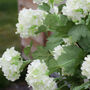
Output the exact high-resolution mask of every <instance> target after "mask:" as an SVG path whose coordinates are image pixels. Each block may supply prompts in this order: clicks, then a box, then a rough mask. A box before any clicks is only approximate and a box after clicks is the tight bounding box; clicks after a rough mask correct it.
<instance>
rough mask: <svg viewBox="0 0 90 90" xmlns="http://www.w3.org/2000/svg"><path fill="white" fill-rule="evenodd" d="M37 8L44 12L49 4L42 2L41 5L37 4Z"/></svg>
mask: <svg viewBox="0 0 90 90" xmlns="http://www.w3.org/2000/svg"><path fill="white" fill-rule="evenodd" d="M38 8H39V9H41V10H44V11H46V12H49V11H50V6H49V5H48V4H47V3H43V5H39V6H38Z"/></svg>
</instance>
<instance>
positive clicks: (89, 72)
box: [81, 55, 90, 79]
mask: <svg viewBox="0 0 90 90" xmlns="http://www.w3.org/2000/svg"><path fill="white" fill-rule="evenodd" d="M81 70H82V75H84V76H86V77H87V78H88V79H90V55H88V56H87V57H85V61H84V62H83V64H82V67H81Z"/></svg>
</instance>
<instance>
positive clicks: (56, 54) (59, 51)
mask: <svg viewBox="0 0 90 90" xmlns="http://www.w3.org/2000/svg"><path fill="white" fill-rule="evenodd" d="M62 53H64V50H63V47H62V46H61V45H58V46H57V47H55V48H54V51H53V56H54V59H55V60H57V59H58V57H59V56H60V55H61V54H62Z"/></svg>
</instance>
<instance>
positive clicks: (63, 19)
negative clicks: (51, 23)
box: [59, 14, 68, 26]
mask: <svg viewBox="0 0 90 90" xmlns="http://www.w3.org/2000/svg"><path fill="white" fill-rule="evenodd" d="M59 20H60V22H59V24H60V26H65V25H66V24H67V22H68V18H67V17H66V16H64V15H62V14H60V18H59Z"/></svg>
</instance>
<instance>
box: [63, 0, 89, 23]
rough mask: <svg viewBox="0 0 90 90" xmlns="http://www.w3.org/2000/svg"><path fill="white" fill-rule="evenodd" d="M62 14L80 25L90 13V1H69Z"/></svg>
mask: <svg viewBox="0 0 90 90" xmlns="http://www.w3.org/2000/svg"><path fill="white" fill-rule="evenodd" d="M62 12H63V14H64V15H66V16H68V18H69V19H72V21H73V22H75V23H76V24H80V23H82V21H83V18H85V17H86V16H87V15H89V13H90V0H67V2H66V6H64V7H63V9H62Z"/></svg>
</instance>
